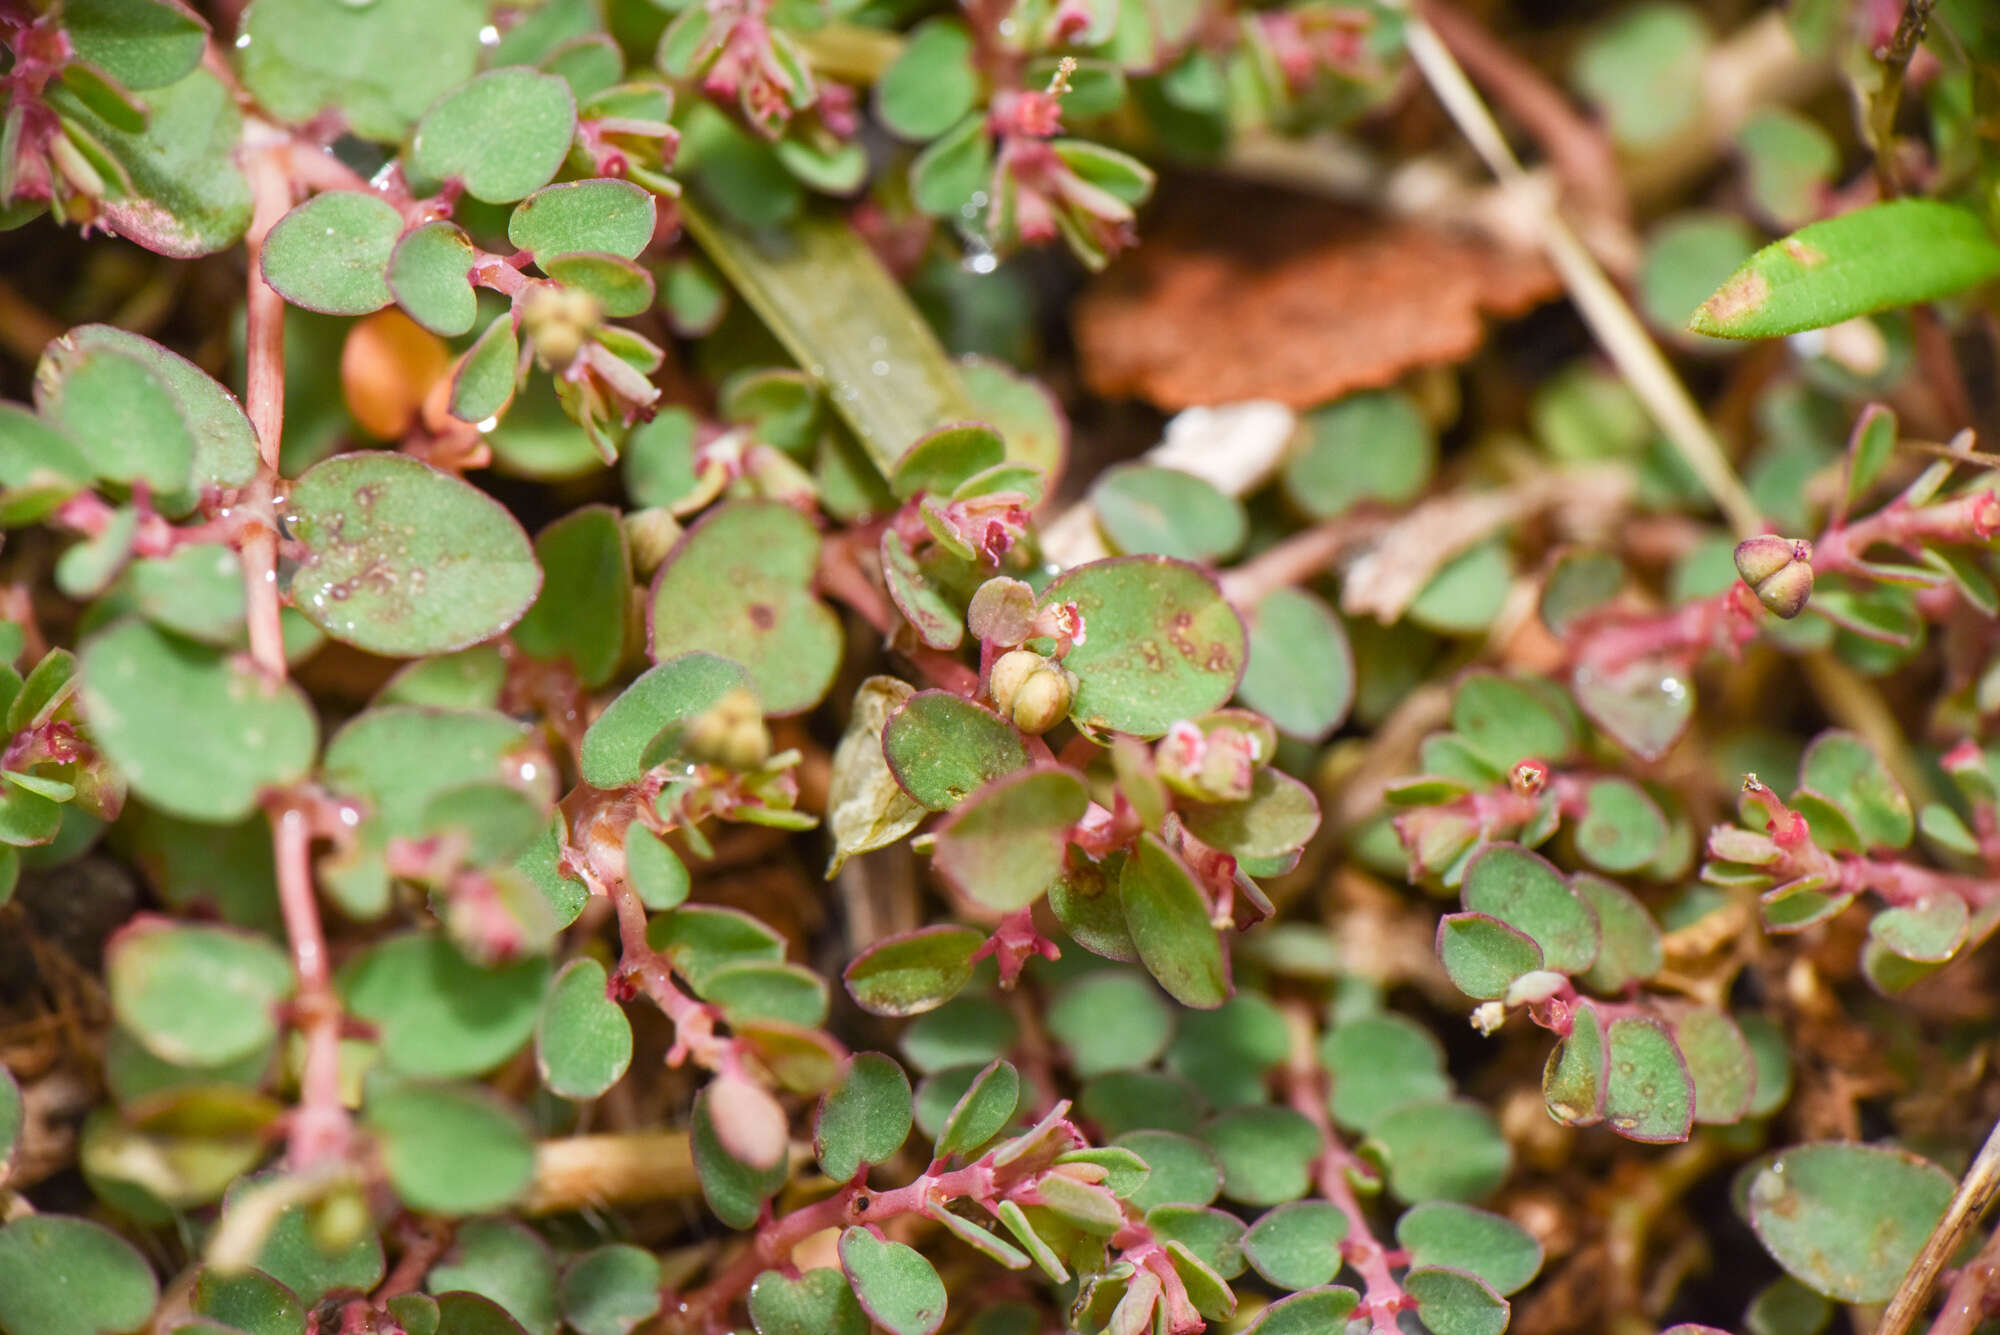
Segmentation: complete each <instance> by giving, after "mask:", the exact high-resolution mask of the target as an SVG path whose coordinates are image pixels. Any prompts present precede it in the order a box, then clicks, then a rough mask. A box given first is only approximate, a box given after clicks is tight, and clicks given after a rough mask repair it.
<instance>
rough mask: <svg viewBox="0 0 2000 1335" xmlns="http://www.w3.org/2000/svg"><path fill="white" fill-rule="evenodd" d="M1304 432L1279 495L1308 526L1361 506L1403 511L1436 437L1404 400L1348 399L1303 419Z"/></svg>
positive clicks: (1381, 396) (1421, 480) (1431, 459)
mask: <svg viewBox="0 0 2000 1335" xmlns="http://www.w3.org/2000/svg"><path fill="white" fill-rule="evenodd" d="M1304 426H1305V429H1306V440H1305V445H1304V447H1303V448H1301V449H1300V450H1299V451H1298V452H1297V453H1296V454H1294V455H1293V456H1292V457H1291V459H1290V460H1289V461H1287V463H1286V464H1285V471H1284V488H1285V494H1286V495H1287V496H1288V497H1289V498H1290V499H1291V501H1292V503H1293V504H1295V505H1297V506H1298V507H1299V509H1300V510H1302V511H1303V512H1304V513H1305V515H1306V517H1307V518H1309V519H1331V518H1333V517H1334V516H1336V515H1339V514H1343V513H1345V512H1346V511H1348V510H1349V509H1352V508H1353V507H1354V506H1355V505H1357V504H1359V503H1360V502H1362V501H1370V500H1373V501H1387V502H1389V503H1391V504H1393V505H1402V504H1406V503H1408V502H1410V501H1413V500H1415V499H1416V498H1417V496H1418V495H1419V494H1421V493H1422V491H1423V489H1424V487H1425V485H1426V484H1427V483H1429V481H1430V478H1431V471H1432V470H1433V469H1434V468H1435V467H1436V466H1437V434H1436V433H1435V432H1434V431H1432V430H1431V427H1430V424H1429V423H1428V422H1426V421H1425V420H1424V415H1423V413H1422V412H1421V411H1419V410H1418V408H1417V405H1416V404H1415V403H1414V402H1412V401H1411V399H1410V398H1409V396H1408V395H1406V394H1399V393H1396V392H1393V391H1389V392H1364V393H1360V394H1350V395H1348V396H1347V397H1346V398H1344V399H1341V400H1340V401H1339V402H1338V403H1333V404H1329V405H1328V406H1326V407H1324V408H1316V409H1314V410H1313V411H1312V412H1310V413H1308V414H1306V417H1305V422H1304Z"/></svg>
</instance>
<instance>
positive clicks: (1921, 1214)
mask: <svg viewBox="0 0 2000 1335" xmlns="http://www.w3.org/2000/svg"><path fill="white" fill-rule="evenodd" d="M1954 1186H1955V1184H1954V1183H1953V1181H1952V1179H1951V1176H1950V1175H1949V1174H1948V1173H1946V1172H1945V1171H1944V1170H1943V1169H1941V1168H1939V1167H1938V1166H1937V1165H1936V1164H1933V1163H1931V1162H1929V1161H1928V1160H1925V1159H1922V1158H1919V1157H1918V1156H1916V1155H1914V1154H1911V1153H1909V1152H1908V1151H1906V1150H1897V1149H1891V1148H1888V1147H1886V1146H1875V1145H1846V1144H1839V1143H1834V1142H1826V1143H1821V1144H1815V1145H1800V1146H1797V1147H1796V1148H1793V1149H1789V1150H1785V1151H1782V1152H1780V1153H1779V1154H1777V1155H1774V1156H1772V1157H1771V1159H1770V1160H1769V1161H1768V1162H1766V1163H1765V1164H1764V1165H1763V1167H1762V1168H1761V1169H1760V1170H1759V1171H1758V1173H1757V1174H1756V1176H1755V1177H1754V1178H1752V1179H1751V1181H1750V1191H1749V1213H1750V1226H1751V1227H1752V1228H1754V1229H1756V1230H1757V1237H1758V1239H1759V1241H1761V1242H1762V1243H1763V1244H1764V1249H1765V1250H1766V1251H1768V1252H1770V1253H1771V1255H1772V1256H1773V1257H1774V1258H1776V1260H1777V1262H1778V1264H1779V1265H1781V1266H1783V1267H1784V1268H1785V1269H1786V1271H1787V1272H1789V1273H1790V1274H1791V1275H1792V1277H1793V1278H1794V1279H1797V1280H1798V1281H1799V1282H1800V1283H1802V1284H1805V1285H1806V1286H1807V1287H1809V1288H1812V1289H1816V1290H1817V1291H1819V1292H1820V1293H1824V1294H1826V1295H1827V1296H1828V1297H1830V1298H1838V1299H1839V1300H1840V1301H1842V1302H1850V1303H1879V1302H1884V1301H1886V1300H1887V1299H1888V1298H1889V1296H1890V1295H1891V1294H1893V1293H1894V1292H1895V1291H1896V1286H1897V1285H1898V1284H1899V1283H1901V1282H1902V1278H1903V1273H1904V1272H1905V1271H1906V1270H1908V1269H1909V1268H1910V1263H1911V1262H1912V1261H1914V1260H1915V1259H1916V1256H1917V1252H1918V1251H1919V1249H1921V1248H1922V1247H1923V1245H1924V1242H1925V1241H1926V1240H1927V1239H1928V1238H1929V1237H1930V1235H1931V1231H1932V1230H1933V1229H1934V1228H1936V1227H1937V1223H1938V1220H1939V1219H1941V1218H1942V1217H1943V1216H1944V1211H1945V1206H1946V1204H1947V1203H1948V1202H1949V1201H1950V1200H1951V1196H1952V1191H1953V1188H1954Z"/></svg>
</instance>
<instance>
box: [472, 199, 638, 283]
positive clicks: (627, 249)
mask: <svg viewBox="0 0 2000 1335" xmlns="http://www.w3.org/2000/svg"><path fill="white" fill-rule="evenodd" d="M654 214H655V206H654V203H653V196H652V194H651V193H650V192H648V191H646V190H642V189H640V188H639V187H638V186H636V185H633V184H632V183H631V182H630V181H614V180H608V179H600V180H595V181H570V182H567V183H565V184H563V185H552V186H548V187H546V188H544V189H541V190H537V191H536V192H535V193H534V194H532V195H529V196H528V197H527V198H526V199H524V200H522V201H521V202H520V203H519V204H516V205H515V206H514V212H513V214H512V216H510V217H509V218H508V219H507V239H508V240H509V241H511V242H513V243H514V246H515V248H516V249H519V250H526V251H532V252H533V253H534V254H535V255H536V256H537V257H538V258H539V257H545V256H551V255H564V254H569V253H571V252H573V251H579V250H592V251H598V252H601V253H603V254H607V255H616V256H618V257H619V258H620V259H627V260H634V259H637V258H639V252H640V251H642V250H644V249H645V248H646V245H647V243H648V242H650V241H651V240H652V239H653V222H654ZM547 267H548V266H546V265H544V266H543V268H544V269H546V268H547Z"/></svg>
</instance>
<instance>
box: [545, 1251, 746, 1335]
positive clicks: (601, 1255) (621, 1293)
mask: <svg viewBox="0 0 2000 1335" xmlns="http://www.w3.org/2000/svg"><path fill="white" fill-rule="evenodd" d="M556 1297H557V1302H558V1304H559V1305H560V1306H561V1308H562V1317H563V1320H564V1321H565V1322H567V1323H568V1324H569V1325H570V1326H571V1327H572V1328H573V1329H574V1330H575V1331H576V1332H577V1335H631V1332H632V1331H633V1329H634V1328H635V1327H637V1326H638V1324H639V1323H640V1322H642V1321H644V1320H646V1319H647V1318H648V1317H650V1316H652V1315H653V1314H654V1313H656V1312H658V1311H659V1310H660V1262H659V1259H658V1258H657V1257H655V1256H654V1255H653V1254H652V1253H651V1252H649V1251H647V1250H646V1249H645V1248H643V1247H634V1246H632V1245H631V1244H630V1243H623V1242H614V1243H607V1244H606V1245H604V1246H602V1247H593V1248H591V1249H590V1250H589V1251H587V1252H584V1253H583V1254H581V1255H580V1256H578V1257H576V1258H575V1259H574V1260H572V1261H571V1262H570V1263H569V1265H568V1266H567V1267H566V1268H565V1269H564V1270H563V1273H562V1279H561V1281H560V1283H559V1284H558V1286H557V1290H556ZM751 1301H752V1302H753V1303H754V1302H755V1301H756V1299H755V1297H754V1295H753V1297H752V1298H751Z"/></svg>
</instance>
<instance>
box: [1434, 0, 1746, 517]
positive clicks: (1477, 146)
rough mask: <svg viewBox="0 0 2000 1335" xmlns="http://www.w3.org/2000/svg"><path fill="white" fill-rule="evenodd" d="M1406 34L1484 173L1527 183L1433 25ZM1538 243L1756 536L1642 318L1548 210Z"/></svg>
mask: <svg viewBox="0 0 2000 1335" xmlns="http://www.w3.org/2000/svg"><path fill="white" fill-rule="evenodd" d="M1405 31H1406V38H1407V41H1408V44H1409V50H1410V57H1411V59H1412V60H1414V61H1415V62H1416V64H1417V68H1418V69H1419V70H1421V71H1422V72H1423V75H1424V78H1425V79H1426V80H1427V81H1428V82H1429V84H1430V86H1431V91H1432V92H1433V93H1435V94H1436V95H1437V98H1438V101H1439V102H1441V103H1443V104H1444V108H1445V110H1446V112H1447V113H1449V114H1450V116H1451V118H1452V120H1453V121H1454V122H1455V123H1456V124H1457V125H1458V128H1459V132H1460V133H1462V134H1463V135H1464V136H1465V137H1466V139H1467V140H1468V141H1469V142H1470V143H1471V144H1472V147H1473V149H1474V151H1476V152H1477V153H1478V154H1479V156H1480V157H1481V158H1482V159H1483V160H1484V161H1485V163H1486V165H1487V168H1488V169H1489V170H1490V171H1492V173H1493V174H1494V175H1495V176H1497V177H1499V178H1500V179H1501V180H1502V181H1506V182H1510V183H1511V182H1515V181H1518V180H1522V179H1524V178H1525V177H1526V176H1527V170H1526V169H1525V168H1523V167H1522V166H1521V163H1520V160H1519V159H1517V158H1516V157H1515V156H1514V150H1513V149H1511V148H1509V147H1508V145H1507V140H1506V137H1505V136H1503V135H1502V134H1501V132H1500V127H1499V125H1498V124H1496V123H1495V122H1494V120H1493V113H1492V112H1491V111H1490V110H1488V109H1487V106H1486V103H1485V101H1484V100H1483V99H1482V98H1481V97H1480V96H1479V93H1478V90H1476V89H1475V88H1473V86H1472V82H1471V80H1469V79H1467V78H1466V76H1465V71H1464V70H1463V69H1461V68H1460V67H1459V64H1458V61H1457V59H1456V58H1454V57H1453V56H1452V54H1451V52H1450V51H1449V50H1447V49H1446V47H1445V45H1444V43H1443V42H1442V41H1440V40H1439V39H1438V36H1437V34H1436V33H1435V32H1434V31H1432V29H1431V27H1430V25H1429V24H1428V23H1427V22H1425V20H1424V19H1423V17H1422V16H1421V15H1419V14H1414V13H1413V14H1411V15H1410V16H1409V24H1408V27H1407V29H1406V30H1405ZM1541 239H1542V247H1543V249H1544V250H1545V251H1547V253H1548V257H1549V262H1550V263H1551V264H1553V265H1554V266H1555V268H1556V272H1557V273H1559V274H1560V275H1561V276H1562V280H1563V285H1564V286H1565V287H1567V288H1568V289H1569V294H1570V299H1571V300H1572V301H1574V302H1575V303H1576V307H1577V310H1578V311H1579V313H1581V314H1582V316H1583V318H1584V321H1585V322H1586V323H1587V324H1589V326H1590V329H1591V332H1592V333H1593V334H1595V335H1596V336H1597V341H1598V342H1599V343H1600V344H1601V345H1603V348H1604V350H1605V352H1606V353H1608V354H1609V355H1610V357H1611V360H1612V361H1613V362H1615V363H1617V366H1618V369H1619V370H1620V371H1621V372H1622V373H1623V374H1624V375H1625V378H1626V379H1627V380H1628V381H1630V382H1631V384H1632V388H1633V391H1634V392H1635V393H1637V394H1638V396H1639V398H1640V401H1641V402H1643V403H1644V404H1645V405H1646V411H1647V412H1648V413H1650V414H1651V415H1652V417H1653V420H1654V421H1655V422H1657V423H1658V424H1659V427H1660V429H1661V430H1662V431H1664V432H1666V434H1667V437H1668V439H1670V440H1671V441H1673V443H1674V448H1675V449H1677V450H1678V451H1680V454H1681V457H1682V458H1683V459H1685V460H1686V461H1687V465H1688V467H1689V468H1690V469H1692V470H1693V471H1694V474H1695V476H1696V477H1698V478H1700V479H1701V483H1702V486H1703V487H1705V488H1706V489H1707V491H1708V494H1709V495H1710V496H1712V497H1713V498H1714V499H1715V503H1716V505H1717V506H1718V507H1720V508H1721V510H1722V513H1723V515H1724V516H1725V517H1726V518H1727V519H1728V520H1729V524H1730V527H1732V528H1734V529H1735V530H1736V532H1737V534H1738V536H1740V537H1746V538H1747V537H1749V536H1751V535H1752V534H1754V533H1757V532H1759V531H1761V529H1762V528H1763V515H1762V512H1761V511H1760V510H1759V509H1758V508H1757V503H1756V502H1755V501H1753V500H1751V499H1750V493H1749V492H1748V491H1746V490H1744V487H1743V483H1742V481H1741V480H1740V479H1739V478H1738V477H1737V476H1736V472H1735V470H1734V469H1733V468H1731V467H1730V464H1729V459H1728V457H1727V456H1726V455H1725V454H1724V453H1723V451H1722V444H1721V442H1720V441H1718V440H1717V439H1716V437H1715V433H1714V432H1713V431H1711V430H1710V429H1709V425H1708V422H1707V419H1705V418H1704V417H1703V416H1702V414H1701V410H1700V409H1699V408H1698V407H1696V405H1695V402H1694V400H1693V399H1692V398H1690V397H1689V395H1688V392H1687V389H1686V388H1685V387H1684V386H1683V385H1682V384H1681V382H1680V378H1679V377H1678V376H1676V375H1675V374H1674V371H1673V368H1672V367H1671V366H1669V365H1668V364H1667V359H1666V357H1665V356H1664V355H1662V354H1661V352H1660V349H1659V347H1658V345H1656V344H1655V343H1654V342H1653V339H1652V336H1651V335H1650V334H1648V333H1647V332H1646V329H1645V327H1644V326H1643V325H1641V324H1640V323H1639V317H1638V316H1637V315H1635V314H1633V311H1632V308H1631V307H1630V306H1629V305H1627V304H1626V302H1625V298H1624V297H1622V296H1620V295H1619V293H1618V289H1617V288H1616V287H1614V286H1612V283H1611V280H1610V279H1609V278H1607V277H1605V274H1604V271H1603V270H1602V269H1600V268H1599V267H1598V265H1597V261H1596V260H1594V259H1592V258H1591V256H1590V252H1589V251H1588V250H1586V249H1585V248H1584V245H1583V242H1582V241H1580V240H1578V239H1577V235H1576V233H1575V232H1574V231H1572V230H1571V229H1570V227H1569V225H1568V224H1567V223H1565V222H1564V221H1563V220H1562V218H1561V217H1560V216H1559V215H1558V214H1557V213H1556V212H1555V210H1554V209H1553V208H1550V210H1549V211H1548V214H1547V216H1546V217H1545V219H1544V220H1543V227H1542V237H1541Z"/></svg>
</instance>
